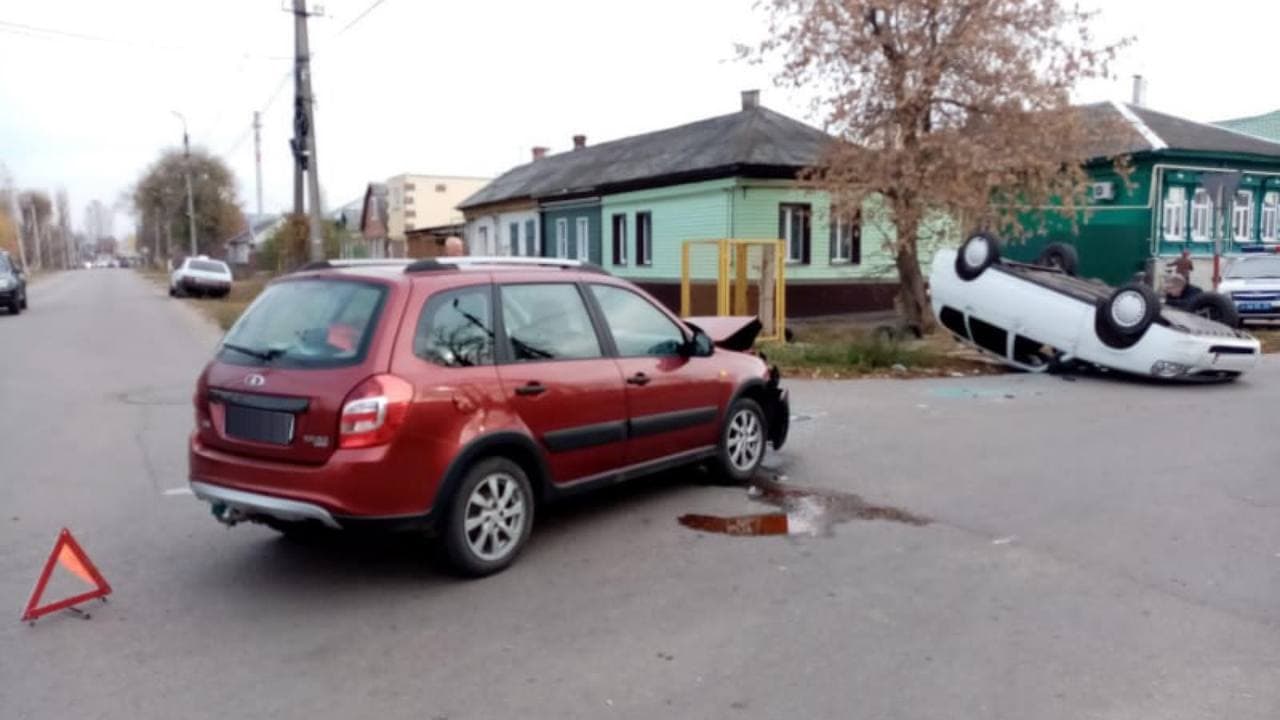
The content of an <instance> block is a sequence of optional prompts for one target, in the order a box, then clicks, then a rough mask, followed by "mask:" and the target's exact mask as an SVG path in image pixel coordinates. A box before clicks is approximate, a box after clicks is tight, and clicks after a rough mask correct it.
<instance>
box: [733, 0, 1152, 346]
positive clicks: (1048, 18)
mask: <svg viewBox="0 0 1280 720" xmlns="http://www.w3.org/2000/svg"><path fill="white" fill-rule="evenodd" d="M766 5H767V6H768V7H769V13H770V37H769V39H768V40H766V41H765V42H764V43H762V44H761V45H760V46H759V47H757V48H753V49H747V50H744V54H745V55H747V56H750V57H753V58H755V59H757V60H758V59H762V58H764V57H777V56H780V57H781V60H782V70H781V72H780V74H779V76H778V78H777V81H778V83H779V84H780V85H784V86H792V87H796V88H805V89H806V90H808V91H810V92H813V93H815V94H816V95H817V96H818V98H819V99H817V100H816V101H815V111H817V112H818V113H819V114H820V115H821V116H823V118H824V120H825V123H826V126H827V130H828V131H829V132H831V133H832V134H833V135H835V136H836V137H838V138H839V140H840V141H841V142H838V143H835V144H834V145H833V146H832V147H831V148H830V149H829V151H828V152H826V153H825V154H824V156H823V158H822V160H821V161H820V162H819V163H818V164H817V166H816V167H814V168H812V169H811V170H809V171H808V172H807V173H805V175H804V180H806V181H807V183H808V184H810V185H811V186H813V187H815V188H817V189H821V190H825V191H827V192H829V193H830V194H831V197H832V202H833V205H834V207H835V209H836V212H839V213H844V214H849V215H852V213H853V212H854V211H855V209H861V208H862V207H863V205H864V202H865V201H867V200H868V199H869V198H870V199H873V203H874V204H875V205H876V206H877V207H878V208H879V209H880V210H881V211H883V213H884V215H885V216H886V217H887V219H888V222H889V224H891V225H892V228H893V231H894V232H893V233H892V235H891V236H890V237H891V239H890V240H889V242H888V248H887V249H888V250H889V252H890V253H891V255H892V257H893V261H894V265H895V266H896V268H897V271H898V277H899V280H900V290H899V300H900V302H901V308H902V311H903V312H904V313H905V314H906V317H907V320H908V321H910V322H914V323H918V324H919V326H920V327H922V328H926V329H927V328H931V327H932V326H933V319H932V314H931V313H930V312H929V310H928V301H927V298H926V294H925V285H924V278H923V276H922V273H921V269H920V259H921V254H920V252H919V250H920V244H921V242H922V241H921V238H922V237H924V238H925V242H929V241H930V239H931V238H930V236H933V235H937V234H939V233H942V234H946V235H948V236H953V235H955V233H956V232H957V229H958V226H959V225H960V224H961V223H967V224H971V225H977V226H987V227H992V226H995V227H997V228H998V229H1000V230H1002V231H1005V232H1011V233H1014V234H1021V233H1023V232H1024V231H1026V230H1027V229H1028V227H1029V224H1030V223H1032V222H1035V221H1032V220H1030V219H1029V218H1031V217H1033V216H1031V215H1028V213H1026V209H1027V208H1028V206H1047V205H1051V204H1052V205H1055V206H1056V207H1057V210H1058V211H1059V212H1061V213H1063V214H1064V215H1067V216H1070V217H1072V218H1074V217H1076V213H1077V211H1078V210H1080V209H1082V208H1083V207H1084V205H1085V192H1086V188H1087V184H1088V176H1087V174H1086V173H1085V171H1084V168H1083V166H1082V163H1083V161H1084V160H1086V159H1088V158H1086V157H1085V152H1084V149H1085V148H1086V147H1088V146H1089V145H1090V143H1091V141H1092V140H1093V139H1094V138H1096V137H1097V136H1098V135H1099V134H1102V133H1104V132H1106V130H1105V129H1102V128H1097V127H1090V126H1087V125H1086V124H1085V123H1084V122H1083V119H1082V117H1081V116H1080V114H1078V113H1076V112H1075V111H1073V110H1072V108H1071V106H1070V92H1071V90H1072V88H1073V87H1075V85H1076V84H1077V82H1078V81H1080V80H1082V79H1085V78H1091V77H1100V76H1105V75H1106V73H1107V64H1108V63H1109V62H1110V61H1111V60H1112V59H1113V58H1114V57H1115V54H1116V52H1117V51H1118V50H1119V49H1120V48H1121V47H1123V46H1124V45H1125V44H1127V41H1121V42H1120V43H1117V44H1111V45H1104V46H1098V45H1096V43H1095V41H1094V39H1093V37H1092V36H1091V34H1090V32H1089V24H1090V22H1091V20H1092V18H1093V16H1094V13H1090V12H1083V11H1081V10H1079V9H1078V8H1077V7H1074V6H1072V7H1067V6H1065V5H1064V4H1063V3H1062V2H1061V1H1060V0H893V1H892V2H891V1H889V0H767V2H766ZM1041 218H1043V215H1041ZM1039 222H1043V219H1041V220H1040V221H1039ZM959 229H963V228H959Z"/></svg>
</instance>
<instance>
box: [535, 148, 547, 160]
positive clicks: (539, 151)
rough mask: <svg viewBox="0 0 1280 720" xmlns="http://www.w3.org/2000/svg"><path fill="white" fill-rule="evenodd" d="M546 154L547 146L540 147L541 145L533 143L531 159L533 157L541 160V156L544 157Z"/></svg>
mask: <svg viewBox="0 0 1280 720" xmlns="http://www.w3.org/2000/svg"><path fill="white" fill-rule="evenodd" d="M546 156H547V148H545V147H542V146H541V145H535V146H534V148H533V159H534V160H541V159H542V158H544V157H546Z"/></svg>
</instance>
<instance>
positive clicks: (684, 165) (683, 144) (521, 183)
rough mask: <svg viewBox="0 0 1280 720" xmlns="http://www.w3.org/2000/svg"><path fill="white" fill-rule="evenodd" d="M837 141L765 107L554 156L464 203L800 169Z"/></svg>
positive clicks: (496, 182)
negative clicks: (753, 169) (751, 170)
mask: <svg viewBox="0 0 1280 720" xmlns="http://www.w3.org/2000/svg"><path fill="white" fill-rule="evenodd" d="M832 140H833V138H831V136H829V135H827V134H826V133H824V132H822V131H821V130H818V129H817V128H813V127H810V126H808V125H805V124H804V123H802V122H799V121H797V120H792V119H791V118H789V117H787V116H785V115H782V114H780V113H776V112H774V111H772V110H769V109H767V108H763V107H755V108H751V109H747V110H742V111H739V112H735V113H731V114H729V115H721V116H719V117H714V118H710V119H707V120H701V121H698V122H694V123H689V124H687V125H680V126H678V127H673V128H668V129H666V130H658V131H656V132H651V133H645V134H643V135H634V136H632V137H628V138H622V139H620V140H613V141H610V142H606V143H601V144H599V145H591V146H587V147H585V148H582V149H580V150H569V151H567V152H562V153H559V154H556V155H550V156H548V157H545V158H543V159H541V160H535V161H533V162H530V163H526V164H524V165H520V166H518V167H515V168H512V169H511V170H508V171H507V172H506V173H504V174H502V175H500V176H499V177H498V178H496V179H495V180H494V181H493V182H491V183H489V184H488V185H486V186H485V187H484V188H483V189H481V190H480V191H479V192H477V193H476V194H474V195H472V196H471V197H469V198H467V199H466V200H464V201H463V202H462V203H461V204H460V205H459V206H458V207H459V208H471V207H476V206H479V205H487V204H489V203H496V202H503V201H508V200H514V199H519V198H539V199H554V198H555V197H558V196H574V195H583V194H589V193H593V192H601V191H607V190H609V189H611V188H616V187H620V186H626V185H628V184H637V183H642V182H644V181H647V180H652V181H655V182H656V181H659V180H661V179H663V178H678V177H680V176H691V175H697V174H700V173H708V172H713V171H719V170H723V171H725V172H726V174H727V173H729V172H731V171H732V169H733V168H737V167H741V166H757V167H760V166H764V167H773V168H783V169H800V168H804V167H808V166H810V165H813V164H814V163H815V162H817V160H818V158H819V156H820V155H821V152H822V149H823V148H824V147H825V146H826V145H827V144H828V143H830V142H832Z"/></svg>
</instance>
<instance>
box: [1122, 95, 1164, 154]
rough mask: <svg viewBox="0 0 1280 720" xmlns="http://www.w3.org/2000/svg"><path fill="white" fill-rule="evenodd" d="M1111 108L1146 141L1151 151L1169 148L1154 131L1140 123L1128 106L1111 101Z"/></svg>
mask: <svg viewBox="0 0 1280 720" xmlns="http://www.w3.org/2000/svg"><path fill="white" fill-rule="evenodd" d="M1111 106H1112V107H1114V108H1115V109H1116V112H1118V113H1120V116H1121V117H1123V118H1124V119H1125V120H1126V121H1127V122H1128V123H1129V124H1130V125H1132V126H1133V129H1134V130H1137V131H1138V134H1139V135H1141V136H1142V139H1143V140H1146V141H1147V144H1148V145H1150V146H1151V149H1152V150H1167V149H1168V148H1169V145H1168V144H1167V143H1165V141H1164V140H1162V139H1161V138H1160V136H1159V135H1157V134H1156V133H1155V131H1154V130H1152V129H1151V128H1149V127H1147V124H1146V123H1144V122H1142V120H1141V119H1139V118H1138V116H1137V115H1135V114H1134V113H1133V111H1132V110H1130V109H1129V106H1127V105H1125V104H1124V103H1122V102H1117V101H1115V100H1112V101H1111Z"/></svg>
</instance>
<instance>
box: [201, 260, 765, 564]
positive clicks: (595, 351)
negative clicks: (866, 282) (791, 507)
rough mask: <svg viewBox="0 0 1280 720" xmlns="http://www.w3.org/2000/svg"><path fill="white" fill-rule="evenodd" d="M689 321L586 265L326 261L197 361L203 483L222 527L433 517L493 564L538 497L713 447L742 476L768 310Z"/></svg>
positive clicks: (761, 385)
mask: <svg viewBox="0 0 1280 720" xmlns="http://www.w3.org/2000/svg"><path fill="white" fill-rule="evenodd" d="M499 309H500V310H501V312H499ZM696 322H697V319H691V321H690V322H686V321H682V320H680V319H679V318H677V317H676V316H675V315H673V314H671V313H670V312H669V311H668V310H667V309H666V308H664V307H663V306H662V305H660V304H659V303H658V302H657V301H655V300H654V299H653V298H652V297H650V296H649V295H648V294H646V293H644V292H643V291H641V290H639V289H637V288H636V287H635V286H633V285H631V284H630V283H628V282H626V281H624V280H621V279H618V278H615V277H612V276H610V275H608V274H607V273H605V272H604V271H602V270H600V269H598V268H595V267H594V266H591V265H587V264H580V263H575V262H567V261H561V260H551V259H536V258H527V259H516V258H447V259H446V258H439V259H434V260H419V261H415V262H409V261H403V262H400V263H396V262H394V261H364V262H359V261H348V262H342V261H331V262H329V261H326V262H321V263H314V264H312V265H308V266H306V267H304V268H303V269H302V270H301V271H299V272H297V273H294V274H291V275H288V276H286V277H283V278H281V279H279V280H276V281H275V282H273V283H271V284H270V285H269V286H268V287H267V288H266V290H265V291H263V293H262V295H261V296H260V297H259V298H258V299H257V300H255V301H254V303H253V304H252V305H251V306H250V307H249V309H248V310H246V311H245V313H244V315H243V316H242V317H241V318H240V320H239V321H237V322H236V324H235V326H234V327H232V328H231V330H230V331H229V332H228V333H227V335H226V337H225V338H224V339H223V341H222V343H221V345H220V346H219V347H218V349H217V352H216V355H215V357H214V359H213V360H212V361H211V362H210V363H209V365H208V366H207V367H206V368H205V370H204V372H203V373H201V375H200V378H199V381H198V383H197V386H196V392H195V397H194V402H195V416H196V417H195V420H196V428H195V432H194V433H193V434H192V436H191V443H190V477H191V489H192V491H193V492H194V493H195V495H196V496H197V497H198V498H200V499H202V500H205V501H208V502H209V503H211V504H212V506H213V514H214V516H215V517H216V518H217V519H218V520H220V521H222V522H224V523H226V524H228V525H233V524H235V523H237V522H240V521H245V520H249V521H254V522H261V523H265V524H267V525H269V526H271V527H273V528H275V529H277V530H280V531H282V532H286V533H292V532H295V531H300V530H303V529H305V528H308V527H315V526H316V525H317V524H319V525H323V526H327V527H329V528H347V527H355V526H364V525H374V524H376V525H379V526H387V527H392V528H398V529H416V530H424V531H428V532H432V533H435V534H438V535H439V536H441V540H442V547H443V550H444V551H445V553H446V555H447V557H448V559H449V562H450V563H451V565H452V566H453V567H455V568H456V569H457V570H458V571H459V572H461V573H463V574H467V575H485V574H489V573H492V572H496V571H498V570H501V569H502V568H504V567H506V566H507V565H509V564H510V563H511V562H512V560H514V559H515V557H516V555H517V554H518V553H519V552H520V549H521V547H522V546H523V545H524V544H525V542H526V540H527V539H528V537H529V532H530V530H531V529H532V527H533V518H534V509H535V507H536V506H537V505H538V504H539V503H541V502H544V501H547V500H552V499H555V498H556V497H558V496H562V495H564V494H566V493H569V492H574V491H578V490H582V489H586V488H590V487H596V486H599V485H602V484H609V483H613V482H618V481H621V480H626V479H628V478H632V477H636V476H640V475H645V474H648V473H652V472H655V471H658V470H662V469H665V468H670V467H673V466H678V465H684V464H688V463H696V462H703V461H712V462H713V463H714V465H715V466H716V467H717V469H718V470H719V471H720V472H723V473H724V474H725V475H727V476H728V477H729V478H732V479H734V480H738V481H742V480H745V479H747V478H748V477H749V476H750V475H751V474H752V473H753V472H755V470H756V468H757V467H758V466H759V464H760V461H761V460H762V459H763V457H764V453H765V449H766V444H770V443H771V444H772V445H773V447H774V448H778V447H780V446H781V445H782V443H783V442H784V441H785V439H786V433H787V427H788V418H789V415H788V413H789V408H788V401H787V394H786V392H785V390H783V389H782V388H780V387H779V383H778V373H777V371H776V369H773V370H771V369H769V368H768V367H766V365H765V362H764V360H763V359H762V358H760V357H757V356H755V355H752V354H749V353H747V352H740V351H737V350H731V349H727V347H729V346H732V347H737V348H740V349H742V350H745V349H747V348H748V347H749V346H750V344H751V342H752V341H753V340H754V337H755V334H756V332H757V331H758V329H759V323H758V321H756V320H755V319H754V318H751V319H738V318H734V319H729V318H708V319H705V326H706V327H707V328H708V329H709V330H711V331H712V332H713V333H718V334H719V335H720V337H719V338H718V340H719V341H720V345H721V346H720V347H717V346H716V343H715V341H713V339H712V337H711V336H709V335H708V334H707V333H706V332H704V331H703V330H702V329H700V328H699V327H698V325H697V324H695V323H696ZM744 325H746V327H744Z"/></svg>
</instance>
